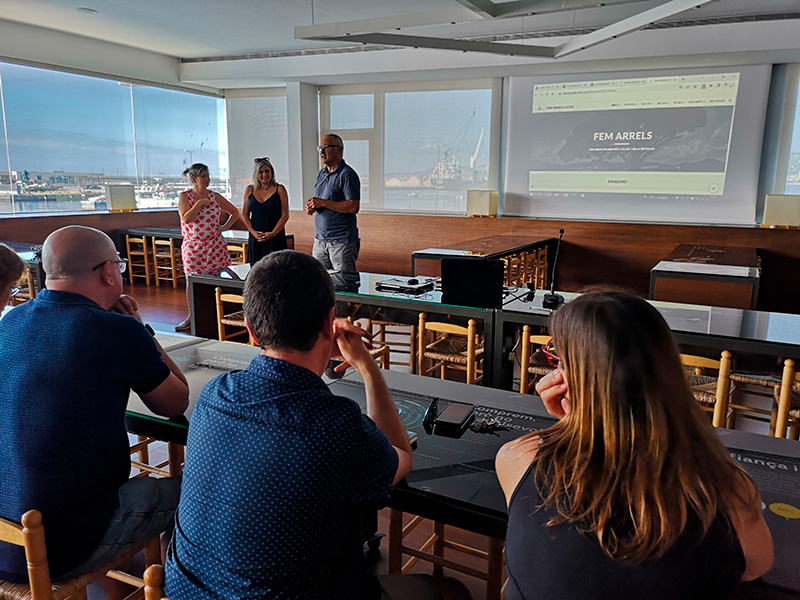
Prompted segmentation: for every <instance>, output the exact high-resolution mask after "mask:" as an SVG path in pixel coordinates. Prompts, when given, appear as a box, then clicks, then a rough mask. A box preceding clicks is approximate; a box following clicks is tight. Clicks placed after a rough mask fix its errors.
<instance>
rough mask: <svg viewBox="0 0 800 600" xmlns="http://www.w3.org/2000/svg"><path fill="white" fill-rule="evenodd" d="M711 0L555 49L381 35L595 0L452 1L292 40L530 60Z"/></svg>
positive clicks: (660, 11)
mask: <svg viewBox="0 0 800 600" xmlns="http://www.w3.org/2000/svg"><path fill="white" fill-rule="evenodd" d="M607 1H608V3H609V4H613V5H616V4H628V3H632V2H639V1H642V0H607ZM714 1H716V0H668V1H667V2H664V3H663V4H661V5H659V6H656V7H655V8H651V9H648V10H645V11H643V12H641V13H639V14H636V15H634V16H632V17H628V18H626V19H623V20H621V21H618V22H616V23H612V24H611V25H608V26H606V27H603V28H601V29H598V30H597V31H593V32H592V33H588V34H586V35H582V36H580V37H576V38H574V39H572V40H570V41H568V42H566V43H564V44H561V45H560V46H546V45H536V44H531V45H527V44H525V45H523V44H506V43H503V42H483V41H474V40H468V39H466V40H465V39H458V38H445V37H426V36H413V35H402V34H397V33H385V32H387V31H392V30H394V31H400V30H401V29H404V28H410V27H422V26H427V25H442V24H445V23H450V24H455V23H463V22H465V21H478V20H491V19H495V18H503V17H512V16H521V15H525V14H530V15H532V14H542V13H545V12H556V11H559V10H570V9H571V10H578V9H581V8H588V7H593V8H596V7H599V6H603V5H604V3H603V2H602V1H600V2H599V3H598V1H597V0H513V1H511V2H503V3H499V4H496V3H495V2H493V1H492V0H456V2H458V3H459V4H460V5H461V6H462V8H460V9H453V10H448V11H438V12H428V13H418V14H412V15H403V16H398V17H381V18H376V19H364V20H360V21H341V22H338V23H328V24H322V25H309V26H303V27H295V30H294V31H295V38H297V39H306V40H319V41H328V42H332V41H342V42H356V43H358V42H360V43H362V44H379V45H386V46H401V47H411V48H434V49H439V50H460V51H462V52H485V53H490V54H505V55H511V56H531V57H537V58H560V57H562V56H568V55H570V54H573V53H575V52H580V51H581V50H586V49H587V48H591V47H593V46H597V45H598V44H602V43H604V42H607V41H608V40H612V39H616V38H618V37H620V36H622V35H625V34H627V33H631V32H632V31H636V30H638V29H642V28H644V27H647V26H648V25H650V24H651V23H655V22H656V21H661V20H663V19H667V18H669V17H672V16H675V15H677V14H679V13H682V12H685V11H687V10H690V9H692V8H699V7H700V6H703V5H705V4H709V3H710V2H714Z"/></svg>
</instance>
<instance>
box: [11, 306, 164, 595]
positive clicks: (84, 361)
mask: <svg viewBox="0 0 800 600" xmlns="http://www.w3.org/2000/svg"><path fill="white" fill-rule="evenodd" d="M168 376H169V368H168V367H167V365H166V364H165V363H164V361H163V360H162V359H161V353H160V352H159V350H158V348H157V347H156V345H155V343H154V342H153V338H152V337H151V336H150V334H149V333H147V330H146V329H145V328H144V327H143V326H142V324H141V323H139V322H138V321H137V320H136V319H134V318H132V317H128V316H123V315H119V314H114V313H110V312H108V311H106V310H103V308H101V307H100V306H99V305H97V304H96V303H94V302H92V301H91V300H89V299H88V298H85V297H84V296H80V295H78V294H71V293H68V292H56V291H52V290H43V291H42V292H40V293H39V295H38V296H37V297H36V298H35V299H34V300H31V301H29V302H26V303H25V304H23V305H21V306H18V307H16V308H15V309H13V310H11V311H9V313H8V314H7V315H6V316H5V317H3V320H2V321H0V516H2V517H4V518H7V519H10V520H12V521H16V522H19V519H20V517H21V516H22V514H23V513H24V512H26V511H28V510H31V509H34V508H35V509H37V510H39V511H41V512H42V515H43V522H44V529H45V537H46V541H47V554H48V560H49V562H50V574H51V576H53V577H57V576H58V575H60V574H63V573H66V572H67V571H69V570H71V569H73V568H74V567H76V566H78V565H79V564H80V563H81V562H83V561H84V560H85V559H86V558H88V556H89V554H91V552H92V551H93V550H94V549H95V548H96V547H97V544H98V543H99V542H100V539H101V538H102V536H103V534H104V533H105V531H106V528H107V527H108V524H109V522H110V520H111V516H112V514H113V512H114V511H115V510H116V508H117V504H118V498H117V490H118V489H119V487H120V486H121V485H122V484H123V483H124V482H125V481H126V480H127V479H128V476H129V475H130V451H129V446H128V434H127V432H126V430H125V407H126V405H127V403H128V396H129V395H130V391H131V389H133V390H134V391H135V392H137V393H142V394H144V393H148V392H151V391H153V390H154V389H155V388H157V387H158V386H159V385H160V384H161V383H162V382H163V381H164V380H165V379H166V378H167V377H168ZM0 578H3V579H10V580H16V581H26V580H27V570H26V567H25V556H24V553H23V552H22V549H21V548H17V547H13V546H10V545H9V544H0Z"/></svg>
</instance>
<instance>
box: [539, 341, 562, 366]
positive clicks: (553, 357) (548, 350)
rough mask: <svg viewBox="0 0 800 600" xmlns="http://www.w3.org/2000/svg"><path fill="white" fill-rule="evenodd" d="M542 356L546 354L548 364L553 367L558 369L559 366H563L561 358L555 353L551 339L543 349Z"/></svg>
mask: <svg viewBox="0 0 800 600" xmlns="http://www.w3.org/2000/svg"><path fill="white" fill-rule="evenodd" d="M542 354H544V356H545V358H546V359H547V362H549V363H550V364H551V365H553V366H554V367H555V368H558V365H560V364H561V357H560V356H559V355H558V354H556V351H555V344H554V343H553V339H552V338H550V341H549V342H547V345H545V347H544V348H542Z"/></svg>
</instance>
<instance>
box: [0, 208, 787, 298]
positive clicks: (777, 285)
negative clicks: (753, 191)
mask: <svg viewBox="0 0 800 600" xmlns="http://www.w3.org/2000/svg"><path fill="white" fill-rule="evenodd" d="M69 223H81V224H84V225H90V226H92V227H97V228H99V229H102V230H103V231H106V232H109V233H110V232H112V231H113V230H114V229H118V228H123V227H133V226H138V225H160V226H168V225H172V226H177V225H178V224H179V221H178V215H177V211H174V210H171V211H152V212H150V211H148V212H134V213H122V214H104V213H103V214H89V213H87V214H80V215H69V216H47V217H12V218H4V219H0V239H7V240H12V241H22V242H26V241H29V242H35V243H41V242H42V241H44V238H45V237H46V236H47V234H48V233H50V231H52V230H54V229H56V228H58V227H61V226H63V225H66V224H69ZM358 223H359V230H360V232H361V258H360V259H359V268H360V269H362V270H363V271H371V272H375V273H394V274H398V275H410V274H411V253H412V252H413V251H415V250H421V249H423V248H436V247H442V246H444V247H446V246H448V245H449V244H454V243H459V242H466V241H469V240H474V239H477V238H481V237H487V236H491V235H502V234H510V235H514V236H523V237H530V238H531V239H532V240H536V239H544V238H548V237H557V236H558V230H559V229H560V228H563V229H564V230H565V234H564V242H563V245H562V247H561V257H560V259H559V266H558V270H557V274H556V280H557V287H558V288H559V289H562V290H567V291H576V290H579V289H581V288H583V287H585V286H587V285H599V284H614V285H619V286H623V287H626V288H629V289H631V290H633V291H635V292H637V293H639V294H642V295H646V294H647V292H648V290H649V284H650V269H651V268H652V267H653V266H655V264H656V263H657V262H658V261H659V260H661V259H662V258H664V257H665V256H667V255H668V254H669V253H670V252H671V251H672V249H673V248H674V247H675V246H677V245H678V244H708V245H714V246H742V247H754V248H758V249H759V253H760V255H761V258H762V279H761V290H760V294H759V305H758V306H759V308H760V309H761V310H771V311H776V312H791V313H800V301H798V298H800V276H799V275H800V230H797V229H795V230H785V229H780V230H770V229H760V228H757V227H711V226H692V225H645V224H636V223H603V222H578V221H544V220H537V219H526V218H515V217H500V218H496V219H489V218H470V217H435V216H420V215H400V214H376V213H362V214H360V215H359V216H358ZM286 229H287V232H289V233H293V234H295V242H296V247H297V249H298V250H302V251H304V252H311V247H312V245H313V242H314V219H313V218H312V217H310V216H308V215H306V214H304V213H302V212H299V211H293V212H292V214H291V218H290V219H289V223H288V224H287V227H286Z"/></svg>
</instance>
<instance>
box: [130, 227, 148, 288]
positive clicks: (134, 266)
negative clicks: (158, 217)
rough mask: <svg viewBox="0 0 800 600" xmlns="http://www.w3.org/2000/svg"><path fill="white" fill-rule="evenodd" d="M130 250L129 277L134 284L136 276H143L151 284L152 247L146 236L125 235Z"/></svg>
mask: <svg viewBox="0 0 800 600" xmlns="http://www.w3.org/2000/svg"><path fill="white" fill-rule="evenodd" d="M125 246H126V248H127V251H128V277H129V278H130V282H131V285H133V282H134V278H135V277H142V278H143V279H144V280H145V281H146V282H147V285H150V249H149V248H148V244H147V238H146V237H145V236H141V237H133V236H130V235H126V236H125Z"/></svg>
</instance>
